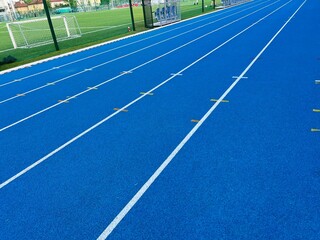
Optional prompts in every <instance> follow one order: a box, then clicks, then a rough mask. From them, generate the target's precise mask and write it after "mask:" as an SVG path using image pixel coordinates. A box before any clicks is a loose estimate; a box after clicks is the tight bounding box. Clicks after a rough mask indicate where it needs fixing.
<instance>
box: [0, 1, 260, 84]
mask: <svg viewBox="0 0 320 240" xmlns="http://www.w3.org/2000/svg"><path fill="white" fill-rule="evenodd" d="M259 2H261V3H259ZM255 3H259V4H255ZM262 4H264V2H263V1H262V0H260V1H252V2H249V3H247V4H245V5H242V6H237V7H235V8H233V9H227V10H224V11H221V12H220V14H219V13H217V12H211V13H207V14H205V15H211V16H209V17H208V18H206V17H203V16H204V15H202V16H196V17H192V18H189V19H186V20H182V21H180V22H177V23H173V24H171V26H172V25H175V24H177V25H178V24H179V25H182V24H180V23H184V22H187V21H190V20H192V19H196V18H201V19H200V20H197V21H192V22H190V23H188V24H184V25H182V26H178V27H176V28H172V29H170V30H168V31H163V32H161V33H158V34H155V35H153V36H149V37H146V38H143V39H140V40H137V41H134V42H130V43H128V44H124V45H121V46H119V47H116V48H112V49H109V50H106V51H103V52H99V53H97V54H93V55H90V56H87V57H84V58H80V59H78V60H75V61H72V62H68V63H66V64H62V65H60V66H59V67H53V68H51V69H47V70H44V71H41V72H38V73H35V74H31V75H28V76H26V77H23V78H20V80H24V79H27V78H31V77H34V76H38V75H40V74H44V73H47V72H50V71H52V70H54V69H59V68H61V67H65V66H69V65H71V64H75V63H78V62H80V61H83V60H87V59H90V58H94V57H96V56H99V55H102V54H105V53H108V52H112V51H115V50H118V49H121V48H124V47H127V46H130V45H134V44H136V43H139V42H142V41H145V40H149V39H152V38H154V37H158V36H161V35H163V34H166V33H169V32H172V31H175V30H177V29H181V28H184V27H188V26H191V25H194V24H197V23H200V22H203V21H207V20H208V19H211V18H215V17H219V16H221V15H226V14H228V13H230V12H233V11H236V10H239V9H241V8H242V7H246V6H249V7H248V8H245V9H244V10H241V11H239V12H236V13H233V14H231V15H227V17H228V16H233V15H236V14H238V13H241V12H243V11H246V10H248V9H251V8H254V7H256V6H259V5H262ZM250 5H253V6H251V7H250ZM229 10H230V11H229ZM225 13H226V14H225ZM224 18H226V17H223V18H222V19H224ZM218 20H219V19H218ZM168 27H170V25H167V26H163V27H162V29H163V28H168ZM153 31H157V29H151V30H149V31H146V32H141V33H137V34H135V35H130V36H126V37H123V38H119V39H115V40H111V41H108V42H105V43H100V44H96V45H93V46H90V47H86V48H83V49H79V50H75V51H72V52H69V53H65V54H61V55H59V56H54V57H51V58H46V59H42V60H39V61H36V62H33V63H28V64H25V65H22V66H18V67H15V68H12V69H8V70H5V71H2V72H0V75H3V74H6V73H9V72H13V71H15V70H19V69H22V68H25V67H30V66H33V65H37V64H39V63H44V62H48V61H51V60H56V59H60V58H63V57H67V56H70V55H73V54H77V53H80V52H84V51H89V50H92V49H94V48H98V47H102V46H105V45H108V44H111V43H113V42H117V41H121V40H125V39H128V38H132V37H135V36H139V35H143V34H146V33H149V32H153ZM11 83H13V82H7V83H4V84H2V85H0V87H2V86H5V85H8V84H11Z"/></svg>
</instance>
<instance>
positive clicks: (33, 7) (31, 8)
mask: <svg viewBox="0 0 320 240" xmlns="http://www.w3.org/2000/svg"><path fill="white" fill-rule="evenodd" d="M0 1H2V0H0ZM49 2H50V6H51V8H56V7H60V6H63V5H66V1H63V0H50V1H49ZM14 6H15V8H16V9H17V11H18V12H19V13H27V12H36V11H39V10H43V9H44V7H43V2H42V0H32V1H31V2H30V3H29V4H27V3H25V2H24V1H22V0H20V1H19V2H16V3H15V4H14Z"/></svg>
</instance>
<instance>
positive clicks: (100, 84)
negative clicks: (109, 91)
mask: <svg viewBox="0 0 320 240" xmlns="http://www.w3.org/2000/svg"><path fill="white" fill-rule="evenodd" d="M279 1H280V0H278V1H276V2H274V3H272V4H270V5H273V4H275V3H277V2H279ZM268 6H269V5H267V6H265V7H263V8H266V7H268ZM263 8H262V9H263ZM260 10H261V9H259V10H256V11H254V12H252V13H250V14H248V15H246V16H244V17H242V18H245V17H247V16H250V15H252V14H254V13H255V12H257V11H260ZM267 16H269V15H267ZM242 18H240V19H237V20H235V21H234V22H236V21H240V20H241V19H242ZM263 19H264V18H261V19H260V20H259V21H257V22H255V23H253V24H252V25H250V26H249V27H247V28H246V29H244V30H243V31H241V32H239V33H238V34H236V35H235V36H233V37H231V38H230V39H229V40H227V41H226V42H224V43H222V44H221V45H219V46H218V47H216V48H215V49H214V51H216V50H218V49H219V48H220V47H222V46H224V45H225V44H226V43H228V42H230V41H231V40H233V39H234V38H236V37H237V36H239V35H240V34H242V33H243V32H244V31H246V30H248V29H249V28H251V27H252V26H254V25H255V24H257V23H259V22H260V21H262V20H263ZM234 22H230V23H228V24H226V25H224V26H222V27H220V28H217V29H215V30H213V31H211V32H209V33H206V34H204V35H202V36H200V37H198V38H196V39H193V40H192V41H190V42H187V43H185V44H183V45H181V46H179V47H177V48H175V49H173V50H171V51H169V52H166V53H164V54H162V55H160V56H158V57H156V58H154V59H151V60H149V61H147V62H145V63H143V64H141V65H139V66H136V67H134V68H132V69H130V70H129V71H126V72H133V71H135V70H137V69H139V68H142V67H143V66H145V65H147V64H150V63H152V62H154V61H156V60H158V59H160V58H163V57H165V56H166V55H169V54H171V53H173V52H175V51H177V50H179V49H181V48H183V47H185V46H187V45H189V44H191V43H193V42H195V41H198V40H199V39H201V38H203V37H206V36H207V35H209V34H212V33H214V32H216V31H219V30H220V29H222V28H225V27H227V26H228V25H231V24H233V23H234ZM126 72H125V73H121V74H120V75H118V76H115V77H113V78H111V79H108V80H106V81H104V82H102V83H99V84H97V85H95V86H94V87H100V86H103V85H105V84H107V83H109V82H111V81H114V80H116V79H117V78H119V77H121V76H123V75H125V74H126ZM176 74H181V73H176ZM175 76H179V75H175ZM175 76H174V77H175ZM56 82H57V81H56ZM56 82H53V83H56ZM51 85H52V83H51ZM46 86H49V85H48V84H47V85H46ZM86 92H88V90H85V91H82V92H80V93H78V94H76V95H73V97H78V96H80V95H82V94H85V93H86ZM27 93H28V92H26V93H23V94H27ZM16 97H17V96H15V97H13V98H16ZM66 100H68V99H66ZM0 103H2V102H0ZM60 104H61V103H60V102H59V103H56V104H54V105H51V106H49V107H47V108H45V109H42V110H40V111H38V112H36V113H33V114H31V115H29V116H27V117H25V118H23V119H20V120H18V121H16V122H14V123H11V124H9V125H7V126H5V127H3V128H0V132H2V131H4V130H6V129H9V128H11V127H13V126H15V125H17V124H19V123H22V122H24V121H26V120H28V119H30V118H33V117H35V116H37V115H39V114H41V113H44V112H46V111H48V110H50V109H52V108H54V107H57V106H59V105H60Z"/></svg>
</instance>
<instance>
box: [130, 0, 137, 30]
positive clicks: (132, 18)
mask: <svg viewBox="0 0 320 240" xmlns="http://www.w3.org/2000/svg"><path fill="white" fill-rule="evenodd" d="M129 5H130V14H131V22H132V31H135V30H136V27H135V24H134V16H133V9H132V0H129Z"/></svg>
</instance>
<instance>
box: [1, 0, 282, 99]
mask: <svg viewBox="0 0 320 240" xmlns="http://www.w3.org/2000/svg"><path fill="white" fill-rule="evenodd" d="M279 1H280V0H278V1H276V2H273V3H271V4H269V5H267V6H265V7H263V8H261V9H258V10H256V11H261V10H262V9H264V8H266V7H268V6H271V5H273V4H275V3H277V2H279ZM261 4H262V3H261ZM261 4H257V5H261ZM257 5H256V6H257ZM256 6H254V7H256ZM251 8H252V7H251ZM248 9H250V8H248ZM245 10H247V9H245ZM245 10H243V11H245ZM256 11H254V12H252V13H250V14H248V15H245V16H244V17H241V18H238V19H236V20H235V21H232V22H230V23H229V24H227V25H224V26H222V27H220V28H217V29H216V30H213V31H211V32H209V33H208V34H205V35H203V36H201V37H200V38H202V37H205V36H207V35H209V34H212V33H214V32H215V31H219V30H221V29H223V28H225V27H227V26H229V25H231V24H233V23H235V22H237V21H240V20H241V19H243V18H245V17H247V16H250V15H251V14H254V13H256ZM240 12H242V11H240ZM238 13H239V12H237V13H235V14H238ZM235 14H232V15H235ZM232 15H228V16H227V17H224V18H221V19H219V20H215V21H213V22H209V23H207V24H204V25H201V26H199V27H196V28H193V29H191V30H189V31H185V32H183V33H180V34H177V35H175V36H173V37H170V38H167V39H164V40H162V41H158V42H156V43H154V44H151V45H149V46H147V47H144V48H141V49H139V50H136V51H133V52H131V53H128V54H125V55H122V56H120V57H117V58H114V59H111V60H109V61H106V62H103V63H101V64H98V65H95V66H93V67H91V68H88V69H84V70H82V71H80V72H77V73H74V74H71V75H69V76H66V77H63V78H60V79H58V80H56V81H53V82H52V83H53V84H52V85H54V84H56V83H59V82H63V81H66V80H68V79H70V78H72V77H75V76H78V75H80V74H82V73H85V72H87V71H92V70H93V69H96V68H99V67H102V66H105V65H107V64H110V63H112V62H115V61H118V60H121V59H122V58H126V57H128V56H131V55H133V54H136V53H139V52H142V51H144V50H146V49H149V48H152V47H154V46H156V45H159V44H162V43H165V42H167V41H170V40H172V39H175V38H178V37H180V36H182V35H185V34H188V33H190V32H192V31H196V30H198V29H200V28H203V27H205V26H206V25H210V24H212V23H215V22H218V21H221V20H223V19H225V18H228V17H229V16H232ZM200 38H196V39H195V40H199V39H200ZM188 43H189V44H190V43H192V41H191V42H188ZM183 46H186V45H183ZM177 49H179V48H177ZM54 68H57V67H54ZM128 73H129V71H128ZM19 81H21V80H19ZM49 86H50V85H48V84H45V85H42V86H40V87H37V88H34V89H31V90H29V91H26V92H24V93H23V94H29V93H32V92H36V91H39V90H41V89H43V88H46V87H49ZM16 98H17V96H12V97H9V98H6V99H3V100H1V101H0V104H3V103H6V102H9V101H12V100H14V99H16Z"/></svg>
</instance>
